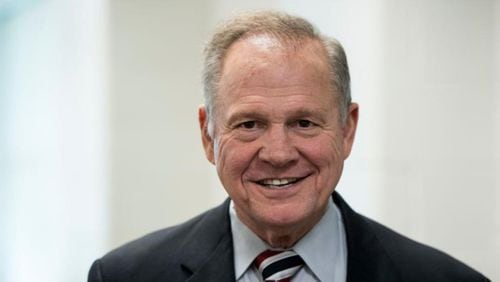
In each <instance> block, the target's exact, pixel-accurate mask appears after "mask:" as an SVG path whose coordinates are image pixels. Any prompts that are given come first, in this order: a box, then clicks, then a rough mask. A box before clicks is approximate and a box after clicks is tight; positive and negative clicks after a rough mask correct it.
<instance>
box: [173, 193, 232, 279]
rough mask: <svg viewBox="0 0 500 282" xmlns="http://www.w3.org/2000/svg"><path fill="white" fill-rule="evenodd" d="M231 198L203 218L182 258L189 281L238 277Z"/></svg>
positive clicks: (182, 264)
mask: <svg viewBox="0 0 500 282" xmlns="http://www.w3.org/2000/svg"><path fill="white" fill-rule="evenodd" d="M228 209H229V199H228V200H226V201H225V202H224V203H223V204H222V205H220V206H219V207H217V208H216V209H215V210H213V212H211V213H209V214H207V216H206V217H205V218H203V219H202V220H201V221H200V227H199V228H197V231H195V232H193V233H192V234H190V235H189V237H190V238H188V241H189V242H190V243H189V244H187V245H186V246H185V247H184V250H185V251H184V254H183V257H182V258H180V261H181V268H182V269H183V270H184V271H185V272H186V273H187V274H188V278H187V279H186V281H190V282H196V281H214V282H215V281H218V282H219V281H220V282H224V281H234V263H233V239H232V234H231V227H230V220H229V214H228Z"/></svg>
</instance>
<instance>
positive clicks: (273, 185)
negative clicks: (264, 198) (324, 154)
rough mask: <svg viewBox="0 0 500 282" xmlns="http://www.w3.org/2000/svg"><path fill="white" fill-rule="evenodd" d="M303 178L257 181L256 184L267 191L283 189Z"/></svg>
mask: <svg viewBox="0 0 500 282" xmlns="http://www.w3.org/2000/svg"><path fill="white" fill-rule="evenodd" d="M304 178H305V177H287V178H267V179H262V180H259V181H257V182H256V183H257V184H259V185H261V186H263V187H265V188H268V189H285V188H288V187H290V186H292V185H293V184H295V183H297V182H299V181H301V180H303V179H304Z"/></svg>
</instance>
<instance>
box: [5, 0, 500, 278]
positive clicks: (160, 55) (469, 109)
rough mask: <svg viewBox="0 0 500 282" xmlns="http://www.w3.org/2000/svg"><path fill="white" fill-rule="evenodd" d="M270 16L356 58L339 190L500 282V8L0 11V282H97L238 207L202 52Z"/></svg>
mask: <svg viewBox="0 0 500 282" xmlns="http://www.w3.org/2000/svg"><path fill="white" fill-rule="evenodd" d="M267 8H272V9H279V10H284V11H288V12H290V13H293V14H296V15H300V16H303V17H305V18H307V19H309V20H310V21H311V22H313V23H314V24H315V25H316V26H317V27H319V29H320V30H321V31H323V32H324V33H326V34H328V35H330V36H334V37H336V38H337V39H339V40H340V41H341V42H342V44H343V45H344V47H345V49H346V52H347V55H348V59H349V63H350V68H351V73H352V85H353V89H352V90H353V97H354V100H355V101H357V102H358V103H359V104H360V107H361V116H360V124H359V130H358V134H357V140H356V142H355V147H354V151H353V154H352V156H351V157H350V159H349V160H348V161H347V163H346V168H345V173H344V176H343V179H342V180H341V183H340V184H339V186H338V187H337V189H338V191H340V193H341V194H342V195H344V197H345V198H347V200H348V202H349V203H350V204H351V206H353V207H354V208H355V209H356V210H358V211H360V212H362V213H364V214H366V215H368V216H370V217H372V218H374V219H376V220H378V221H380V222H382V223H384V224H386V225H388V226H389V227H391V228H394V229H396V230H398V231H400V232H401V233H404V234H406V235H408V236H410V237H411V238H414V239H416V240H419V241H422V242H425V243H427V244H430V245H432V246H434V247H437V248H439V249H442V250H444V251H446V252H448V253H449V254H451V255H453V256H455V257H457V258H458V259H460V260H462V261H464V262H466V263H467V264H470V265H471V266H473V267H474V268H476V269H477V270H479V271H481V272H483V273H484V274H486V275H487V276H489V277H490V278H491V279H492V280H500V269H499V268H498V263H499V262H500V191H499V189H500V1H494V0H477V1H471V0H423V1H412V0H380V1H369V0H366V1H362V0H328V1H327V0H325V1H318V0H316V1H313V0H308V1H285V0H283V1H268V0H266V1H264V0H258V1H256V0H254V1H229V0H212V1H207V0H199V1H167V0H163V1H160V0H158V1H155V0H148V1H134V0H86V1H80V0H0V281H5V282H14V281H16V282H19V281H30V282H31V281H51V282H52V281H85V280H86V275H87V271H88V268H89V267H90V264H91V263H92V261H93V260H94V259H96V258H98V257H100V256H102V255H103V254H105V253H106V252H107V251H109V250H110V249H112V248H114V247H117V246H118V245H120V244H123V243H125V242H127V241H129V240H131V239H133V238H136V237H138V236H141V235H143V234H145V233H147V232H150V231H153V230H157V229H160V228H163V227H166V226H169V225H172V224H177V223H180V222H182V221H184V220H186V219H188V218H190V217H192V216H194V215H196V214H198V213H200V212H202V211H204V210H206V209H207V208H209V207H212V206H215V205H217V204H219V203H220V202H221V201H222V200H223V199H224V198H225V197H226V194H225V192H224V190H223V188H221V186H220V184H219V182H218V179H217V176H216V173H215V170H214V168H213V167H212V166H211V165H210V164H209V163H208V161H206V160H205V157H204V153H203V151H202V146H201V142H200V136H199V132H198V125H197V107H198V105H199V104H201V103H202V87H201V83H200V82H201V75H200V73H201V67H202V66H201V61H202V48H203V44H204V42H205V41H207V40H208V38H209V35H210V32H211V31H212V30H213V28H214V26H215V25H216V24H217V23H218V22H220V21H221V20H222V19H226V18H228V17H230V16H231V15H233V14H235V13H237V12H239V11H243V10H252V9H267Z"/></svg>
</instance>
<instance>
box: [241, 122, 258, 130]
mask: <svg viewBox="0 0 500 282" xmlns="http://www.w3.org/2000/svg"><path fill="white" fill-rule="evenodd" d="M239 127H241V128H243V129H254V128H256V127H257V122H256V121H254V120H249V121H245V122H242V123H240V125H239Z"/></svg>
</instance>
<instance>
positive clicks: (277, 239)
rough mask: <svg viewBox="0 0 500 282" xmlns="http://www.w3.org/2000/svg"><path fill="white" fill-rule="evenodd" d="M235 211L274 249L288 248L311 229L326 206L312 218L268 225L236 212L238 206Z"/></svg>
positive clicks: (244, 222) (242, 220)
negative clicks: (285, 223)
mask: <svg viewBox="0 0 500 282" xmlns="http://www.w3.org/2000/svg"><path fill="white" fill-rule="evenodd" d="M235 211H236V215H237V216H238V218H239V219H240V220H241V222H243V224H245V225H246V226H247V227H248V228H249V229H250V230H251V231H252V232H253V233H255V234H256V235H257V236H258V237H259V238H261V239H262V240H263V241H265V242H266V243H267V244H268V245H269V246H271V247H272V248H276V249H289V248H291V247H293V246H294V245H295V244H296V243H297V242H298V241H299V240H300V239H302V237H304V236H305V235H306V234H307V233H308V232H309V231H310V230H311V229H313V227H314V226H315V225H316V223H318V222H319V220H320V219H321V217H322V216H323V215H324V214H325V212H326V208H325V209H324V211H323V212H322V213H320V214H318V215H316V216H315V217H314V218H307V219H306V220H303V221H302V222H294V223H290V224H287V225H270V224H266V223H262V222H261V223H256V222H255V221H252V220H249V219H248V218H246V217H245V216H242V213H239V212H238V208H235Z"/></svg>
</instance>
